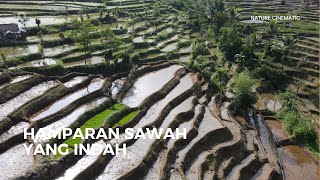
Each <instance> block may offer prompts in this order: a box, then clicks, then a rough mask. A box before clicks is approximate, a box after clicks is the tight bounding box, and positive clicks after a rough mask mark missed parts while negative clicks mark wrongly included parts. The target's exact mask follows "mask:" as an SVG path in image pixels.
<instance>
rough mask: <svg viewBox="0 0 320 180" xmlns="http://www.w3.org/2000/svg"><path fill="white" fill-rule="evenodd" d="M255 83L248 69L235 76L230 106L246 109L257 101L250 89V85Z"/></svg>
mask: <svg viewBox="0 0 320 180" xmlns="http://www.w3.org/2000/svg"><path fill="white" fill-rule="evenodd" d="M254 83H255V80H254V79H252V78H251V77H250V75H249V72H248V71H244V72H242V73H240V74H238V75H237V76H236V77H235V83H234V89H233V91H234V93H235V95H234V98H233V99H232V107H233V108H234V109H247V108H249V107H251V106H252V105H253V104H255V103H256V102H257V97H256V95H255V94H254V93H253V92H252V91H251V86H252V85H253V84H254Z"/></svg>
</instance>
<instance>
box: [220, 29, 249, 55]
mask: <svg viewBox="0 0 320 180" xmlns="http://www.w3.org/2000/svg"><path fill="white" fill-rule="evenodd" d="M242 44H243V42H242V38H241V35H240V33H239V32H238V29H237V27H230V28H226V27H224V28H222V29H221V37H220V39H219V48H220V49H221V51H222V53H223V54H224V56H225V57H226V59H227V60H229V61H233V60H234V57H235V55H236V54H239V53H240V52H241V50H242V49H241V46H242Z"/></svg>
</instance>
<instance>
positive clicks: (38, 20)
mask: <svg viewBox="0 0 320 180" xmlns="http://www.w3.org/2000/svg"><path fill="white" fill-rule="evenodd" d="M35 21H36V24H37V26H38V28H40V24H41V21H40V19H38V18H36V20H35Z"/></svg>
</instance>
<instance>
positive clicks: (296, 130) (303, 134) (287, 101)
mask: <svg viewBox="0 0 320 180" xmlns="http://www.w3.org/2000/svg"><path fill="white" fill-rule="evenodd" d="M280 97H281V99H282V101H283V105H284V107H283V108H282V109H281V111H279V112H278V113H277V114H276V117H277V118H278V119H280V120H282V121H283V124H284V128H285V130H286V131H287V132H288V133H289V134H290V135H292V136H293V137H294V138H295V139H296V140H297V141H298V142H299V143H303V144H305V145H307V147H308V148H309V149H310V150H311V151H312V152H314V153H315V154H316V155H317V156H319V141H318V136H317V132H316V130H315V129H314V127H313V125H312V120H311V119H310V118H309V117H306V116H305V115H303V114H301V113H300V112H299V111H298V106H297V103H296V97H295V95H294V94H293V93H291V92H285V93H281V94H280Z"/></svg>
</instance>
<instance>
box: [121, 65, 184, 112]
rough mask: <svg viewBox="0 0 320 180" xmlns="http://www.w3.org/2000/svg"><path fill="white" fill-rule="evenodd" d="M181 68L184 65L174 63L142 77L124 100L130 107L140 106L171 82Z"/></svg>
mask: <svg viewBox="0 0 320 180" xmlns="http://www.w3.org/2000/svg"><path fill="white" fill-rule="evenodd" d="M180 68H182V66H180V65H173V66H170V67H167V68H164V69H161V70H158V71H155V72H151V73H148V74H146V75H144V76H142V77H140V78H139V79H138V80H137V81H136V82H135V83H134V85H133V87H132V88H131V89H130V90H129V91H128V93H127V94H126V95H125V97H124V98H123V100H122V102H123V103H124V104H126V105H128V106H130V107H137V106H139V105H140V103H141V102H142V101H143V100H144V99H145V98H146V97H148V96H149V95H151V94H152V93H154V92H156V91H158V90H160V89H161V88H162V87H163V85H165V84H166V83H167V82H169V81H170V80H171V79H172V78H173V76H174V74H175V72H176V71H177V70H178V69H180Z"/></svg>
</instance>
